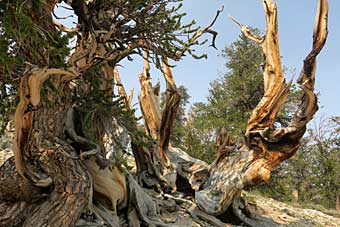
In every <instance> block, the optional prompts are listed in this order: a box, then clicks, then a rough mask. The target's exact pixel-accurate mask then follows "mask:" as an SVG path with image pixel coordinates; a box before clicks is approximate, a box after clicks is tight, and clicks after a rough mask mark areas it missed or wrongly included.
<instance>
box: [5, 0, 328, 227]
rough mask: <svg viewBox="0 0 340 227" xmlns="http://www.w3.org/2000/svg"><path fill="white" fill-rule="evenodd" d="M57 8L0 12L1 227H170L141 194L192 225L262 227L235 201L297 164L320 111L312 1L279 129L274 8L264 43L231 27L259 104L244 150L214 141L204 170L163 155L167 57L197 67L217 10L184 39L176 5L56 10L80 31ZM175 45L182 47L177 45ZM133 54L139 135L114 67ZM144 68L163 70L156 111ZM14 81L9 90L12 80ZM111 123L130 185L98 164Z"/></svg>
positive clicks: (77, 0) (319, 31) (322, 30)
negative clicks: (123, 148) (293, 91)
mask: <svg viewBox="0 0 340 227" xmlns="http://www.w3.org/2000/svg"><path fill="white" fill-rule="evenodd" d="M58 2H60V1H59V0H46V1H33V0H16V1H3V2H1V3H0V13H1V21H0V22H1V23H0V32H1V36H2V37H1V47H2V51H1V55H0V56H1V61H2V62H3V63H4V64H2V65H1V66H0V70H1V78H5V79H4V81H9V82H7V83H8V84H7V85H6V87H7V88H13V87H15V86H17V88H18V94H19V104H18V106H17V109H16V111H15V117H14V118H15V139H14V142H13V143H14V145H13V152H14V159H9V160H7V161H6V162H5V163H4V165H3V166H2V167H1V169H0V226H30V227H31V226H63V227H64V226H75V225H77V226H103V225H107V226H120V225H121V224H120V222H121V221H122V220H120V219H119V218H118V215H117V214H121V213H124V214H125V215H123V216H124V217H125V218H126V220H128V221H127V222H126V223H128V225H129V226H140V225H142V226H143V225H144V226H173V225H171V224H166V223H164V220H162V219H161V218H160V215H159V211H158V209H157V204H156V203H155V201H154V199H152V197H150V195H148V194H147V193H146V192H145V190H144V189H143V187H147V188H149V189H150V188H151V189H155V190H156V191H158V192H159V195H158V199H161V198H164V199H165V198H167V199H172V200H174V201H176V202H181V203H188V209H187V210H188V212H189V213H190V214H191V216H192V217H193V219H200V220H204V221H206V222H207V223H209V224H210V225H213V226H225V224H224V223H223V222H222V221H221V219H219V217H221V215H222V216H223V214H224V213H225V212H226V211H227V209H228V208H231V209H229V210H232V211H233V212H234V214H235V215H236V217H238V218H239V219H241V220H242V221H244V222H245V223H247V224H249V225H253V226H265V225H270V222H269V221H268V220H265V219H259V218H256V217H257V216H254V215H250V214H251V210H249V209H248V211H246V210H247V206H246V204H243V200H242V199H241V197H240V192H241V190H242V189H244V188H246V187H251V186H253V185H258V184H261V183H263V182H266V181H268V180H269V178H270V173H271V171H272V170H273V169H274V168H275V167H277V166H278V165H279V164H280V163H281V162H282V161H284V160H285V159H288V158H290V157H291V156H292V155H294V153H295V152H296V150H297V149H298V147H299V145H300V139H301V137H302V136H303V134H304V133H305V130H306V124H307V123H308V122H309V121H310V120H311V119H312V117H313V115H314V114H315V112H316V111H317V108H318V107H317V98H316V95H315V94H314V81H315V68H316V57H317V55H318V54H319V52H320V51H321V49H322V47H323V46H324V44H325V41H326V37H327V14H328V1H327V0H319V5H318V10H317V16H316V21H315V27H314V36H313V38H314V40H313V48H312V51H311V52H310V53H309V54H308V55H307V57H306V58H305V60H304V64H303V69H302V72H301V75H300V77H299V79H298V84H299V86H300V87H301V88H302V90H303V97H302V99H301V104H300V105H299V108H298V110H297V112H296V114H295V116H294V118H293V119H292V121H291V122H290V124H289V125H288V126H287V127H285V128H279V129H276V128H275V127H274V122H275V118H276V115H277V113H278V111H279V110H280V107H281V106H282V104H283V102H284V100H285V98H286V96H287V94H288V92H289V87H290V85H291V82H289V83H286V82H285V79H284V77H283V73H282V66H281V62H280V52H279V42H278V25H277V18H278V17H277V8H276V4H275V3H273V2H272V0H263V7H264V13H265V17H266V32H265V35H264V37H256V36H254V35H252V34H251V32H250V29H248V28H247V26H244V25H242V24H240V23H239V22H237V21H236V20H235V19H233V18H232V19H233V20H234V21H235V22H236V23H237V24H238V25H240V27H241V31H242V32H243V34H244V35H246V36H247V37H248V38H250V39H252V40H253V41H255V42H259V43H261V44H262V50H263V54H264V73H263V77H264V96H263V98H262V99H261V101H260V102H259V104H258V105H257V107H256V108H255V109H254V111H253V112H252V114H251V116H250V119H249V121H248V124H247V127H246V133H245V144H243V145H240V146H230V144H229V142H228V141H230V140H229V136H228V133H227V132H223V133H222V134H221V135H220V136H219V137H218V149H217V150H218V157H217V158H216V160H215V161H214V162H213V163H212V164H211V165H210V166H208V165H207V164H205V163H204V162H202V161H200V160H196V159H194V158H191V157H190V156H189V155H187V154H186V153H185V152H184V151H182V150H180V149H178V148H174V147H172V146H170V145H169V138H170V134H171V131H172V126H173V122H174V117H175V113H176V110H177V108H178V105H179V100H180V95H179V92H178V88H177V86H176V84H175V80H174V78H173V76H172V74H171V70H170V67H169V63H168V59H172V60H180V59H181V57H182V56H183V55H184V54H185V53H189V54H191V55H193V56H194V57H200V56H196V55H194V54H193V52H192V46H194V45H196V44H199V42H198V39H199V38H200V37H201V36H202V35H203V34H205V33H209V34H212V35H213V40H214V38H215V36H216V34H217V33H216V32H215V31H213V30H211V27H212V25H213V24H214V22H215V20H216V18H217V16H218V14H219V11H218V13H217V16H216V18H215V19H214V20H213V22H212V23H211V24H210V25H209V26H208V27H205V28H198V29H192V24H188V25H181V18H182V16H183V14H180V13H178V7H176V6H175V5H174V4H173V3H174V2H178V1H176V0H146V1H139V0H134V1H122V0H118V1H117V0H115V1H111V0H108V1H96V0H94V1H81V0H73V1H72V0H69V1H65V2H66V3H67V4H69V7H71V8H72V9H73V10H74V12H75V14H77V16H78V25H77V27H76V28H75V29H69V28H66V27H65V26H63V25H61V24H60V23H58V22H55V21H54V20H53V18H52V12H53V9H54V8H55V6H56V4H57V3H58ZM62 32H66V33H68V35H67V36H62ZM72 34H73V35H76V36H77V44H76V47H75V49H74V52H73V53H72V55H71V56H70V57H67V56H68V51H67V48H66V45H67V37H68V36H70V35H72ZM183 35H185V36H184V37H189V38H188V40H182V39H180V38H181V37H183ZM213 45H214V43H213ZM4 47H5V48H4ZM133 54H139V55H141V56H144V62H145V64H144V69H143V72H142V73H141V74H140V75H139V79H140V85H141V94H140V95H139V102H140V106H141V110H142V114H143V119H144V132H145V134H146V136H145V135H144V136H143V134H142V133H138V131H139V128H140V126H139V125H138V122H137V121H136V120H134V119H135V118H134V117H131V115H132V113H133V111H132V109H131V105H130V101H131V96H129V97H128V96H127V95H126V93H125V91H124V87H123V86H122V84H121V82H120V78H119V74H118V70H117V68H116V66H117V65H118V63H119V62H120V61H121V60H122V59H124V58H131V57H130V56H131V55H133ZM65 59H67V62H66V61H65ZM149 61H150V62H151V61H153V62H155V64H156V66H157V67H159V68H161V69H162V70H161V71H162V73H163V75H164V78H165V81H166V85H167V87H166V93H167V94H166V99H165V104H164V108H163V110H162V111H161V108H160V98H159V95H160V92H159V87H158V86H155V87H153V86H152V84H151V78H150V73H149V70H150V65H149ZM14 77H15V78H16V79H17V80H14V81H13V80H10V79H13V78H14ZM9 78H10V79H9ZM17 82H19V84H16V83H17ZM115 89H117V90H118V93H117V95H116V94H115V93H114V90H115ZM5 90H6V89H5ZM117 96H119V98H118V101H117ZM115 100H116V101H115ZM110 111H111V117H108V116H107V115H106V113H107V112H110ZM112 116H113V117H112ZM129 116H130V118H129ZM127 119H128V120H127ZM113 124H119V125H120V127H122V128H124V129H125V130H126V131H127V132H128V133H129V138H130V139H131V149H132V152H133V155H134V158H135V162H136V167H137V170H136V173H135V175H134V176H133V175H132V174H130V173H129V172H128V171H127V170H126V169H124V168H121V166H120V165H119V163H118V162H113V161H112V160H111V159H107V158H106V152H108V150H109V149H108V148H107V146H106V145H107V141H109V140H110V136H111V137H114V133H113V131H114V130H113V131H110V130H107V128H109V127H110V125H113ZM111 139H114V138H111ZM114 152H118V151H114ZM116 161H118V160H116ZM179 178H180V179H181V180H180V181H179V180H178V179H179ZM177 184H179V185H177ZM183 184H186V186H187V188H189V189H191V190H186V191H184V193H186V192H187V193H191V194H192V193H193V192H194V193H193V194H194V197H193V200H192V201H190V200H187V199H184V198H179V197H176V194H175V191H176V190H177V188H185V187H183ZM171 193H173V194H172V195H171ZM189 205H190V206H189ZM224 221H228V220H224ZM230 221H231V220H230Z"/></svg>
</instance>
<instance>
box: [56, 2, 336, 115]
mask: <svg viewBox="0 0 340 227" xmlns="http://www.w3.org/2000/svg"><path fill="white" fill-rule="evenodd" d="M276 2H277V4H278V10H279V39H280V48H281V55H282V61H283V64H284V66H286V67H287V68H288V69H289V70H288V74H287V78H290V77H291V73H290V70H292V69H296V76H295V78H297V76H298V74H299V72H300V70H301V67H302V62H303V59H304V57H305V56H306V55H307V53H308V52H309V51H310V50H311V45H312V31H313V24H314V18H315V12H316V7H317V0H296V1H292V0H290V1H287V0H277V1H276ZM222 5H223V6H224V11H223V13H222V14H221V15H220V17H219V19H218V21H217V23H216V24H215V26H214V30H216V31H217V32H218V33H219V35H218V37H217V40H216V44H217V47H218V50H215V49H213V48H211V47H210V48H209V47H208V45H206V46H205V47H198V49H197V52H199V53H207V54H208V59H207V60H195V59H191V58H190V57H185V58H184V59H183V61H181V62H177V63H176V67H175V68H174V69H173V74H174V77H175V80H176V82H177V84H178V85H184V86H185V87H187V88H188V90H189V94H190V96H191V100H190V101H191V103H193V102H198V101H202V102H204V101H206V97H207V95H208V88H209V82H210V81H212V80H214V79H216V78H218V76H219V75H221V74H223V73H224V72H225V71H226V69H225V67H224V63H225V60H224V59H223V58H222V57H220V56H219V55H220V53H221V50H222V49H223V47H224V46H226V45H229V44H231V43H232V42H233V41H235V40H236V39H237V38H238V36H239V34H240V31H239V28H238V27H237V26H236V25H235V24H234V23H232V22H231V21H230V20H229V19H228V18H227V17H228V15H232V16H234V17H235V18H237V19H238V20H239V21H241V22H242V23H243V24H247V25H250V26H252V27H257V28H260V29H262V30H263V29H264V27H265V24H264V14H263V8H262V1H261V0H238V1H235V0H191V1H189V0H186V1H184V9H183V11H185V12H187V18H188V21H189V20H191V19H195V20H196V21H197V23H198V24H199V25H202V26H204V25H208V24H210V22H211V20H212V19H213V18H214V16H215V13H216V10H217V9H219V8H220V7H221V6H222ZM329 7H330V11H329V36H328V40H327V43H326V46H325V47H324V49H323V50H322V52H321V53H320V55H319V57H318V65H317V75H316V90H317V92H320V106H322V108H321V109H320V110H319V113H318V115H327V116H332V115H340V106H339V105H338V99H340V57H339V53H340V16H339V14H338V13H336V11H337V12H338V11H339V9H340V1H339V0H329ZM59 15H60V14H59ZM207 37H209V36H207ZM209 38H210V37H209ZM139 62H140V61H138V60H135V61H134V62H127V61H124V62H122V65H123V66H124V67H122V68H120V73H121V77H122V80H123V82H125V84H126V88H127V89H129V88H131V87H134V88H135V96H137V94H136V92H138V91H139V84H138V77H137V75H138V74H139V73H140V72H141V70H142V64H141V63H139ZM152 76H153V78H154V79H155V81H157V80H158V78H160V80H162V78H161V77H160V72H157V71H152ZM135 100H136V99H135Z"/></svg>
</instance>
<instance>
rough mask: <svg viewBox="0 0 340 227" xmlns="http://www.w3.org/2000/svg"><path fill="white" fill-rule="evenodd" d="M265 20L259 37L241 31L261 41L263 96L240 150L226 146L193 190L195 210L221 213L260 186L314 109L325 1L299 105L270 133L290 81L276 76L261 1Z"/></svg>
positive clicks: (271, 24)
mask: <svg viewBox="0 0 340 227" xmlns="http://www.w3.org/2000/svg"><path fill="white" fill-rule="evenodd" d="M263 7H264V12H265V16H266V34H265V36H264V38H254V37H253V36H252V35H251V34H250V33H249V29H247V27H246V26H244V25H242V24H240V23H239V22H237V21H236V22H237V23H238V24H239V25H240V26H241V31H242V32H243V33H244V35H246V36H248V37H249V38H251V39H252V40H254V41H258V42H261V43H262V50H263V53H264V57H265V59H264V60H265V65H264V72H263V77H264V83H265V91H264V96H263V98H262V99H261V101H260V102H259V104H258V105H257V107H256V108H255V109H254V111H253V112H252V114H251V116H250V119H249V121H248V125H247V129H246V134H245V139H246V144H245V145H243V146H241V147H238V148H237V147H230V148H229V150H230V151H228V152H227V153H226V154H225V155H224V156H222V157H221V156H219V157H218V158H217V159H216V160H215V162H214V163H213V165H212V166H211V168H210V171H209V173H210V177H209V178H208V179H207V180H206V182H205V183H204V184H203V185H202V190H200V191H198V192H196V194H195V199H196V202H197V204H198V205H199V207H200V208H201V209H203V210H204V211H206V212H207V213H210V214H216V215H217V214H221V213H223V212H224V211H225V210H226V209H227V208H228V207H229V206H230V205H231V204H232V203H233V202H234V200H235V198H237V197H238V195H239V192H240V190H242V189H243V188H246V187H250V186H253V185H258V184H261V183H263V182H266V181H268V180H269V178H270V174H271V171H272V169H274V168H275V167H277V166H278V165H279V164H280V163H281V162H282V161H283V160H285V159H287V158H290V157H291V156H292V155H294V154H295V152H296V151H297V149H298V147H299V146H300V139H301V137H302V136H303V134H304V132H305V129H306V124H307V123H308V122H309V121H310V120H311V119H312V117H313V116H314V114H315V112H316V110H317V98H316V95H315V93H314V82H315V65H316V63H315V59H316V56H317V55H318V53H319V52H320V51H321V49H322V47H323V46H324V44H325V42H326V38H327V14H328V1H327V0H319V6H318V11H317V16H316V21H315V28H314V34H313V39H314V40H313V49H312V51H311V52H310V54H309V55H308V56H307V58H306V59H305V60H304V66H303V70H302V73H301V75H300V77H299V79H298V84H299V85H300V86H301V88H302V89H303V91H304V96H303V97H302V99H301V104H300V105H299V107H298V110H297V112H296V113H295V115H294V118H293V119H292V121H291V123H290V124H289V126H288V127H286V128H280V129H275V128H274V122H275V118H276V115H277V113H278V111H279V110H280V108H281V106H282V104H283V102H284V100H285V97H286V96H287V94H288V92H289V87H290V84H291V82H289V83H288V84H286V83H285V79H284V77H283V74H282V66H281V61H280V52H279V44H278V25H277V7H276V4H275V3H273V2H272V0H263Z"/></svg>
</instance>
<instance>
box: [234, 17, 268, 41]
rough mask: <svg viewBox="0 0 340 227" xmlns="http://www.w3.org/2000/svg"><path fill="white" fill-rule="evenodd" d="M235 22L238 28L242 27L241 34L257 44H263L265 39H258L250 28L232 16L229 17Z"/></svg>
mask: <svg viewBox="0 0 340 227" xmlns="http://www.w3.org/2000/svg"><path fill="white" fill-rule="evenodd" d="M228 17H229V18H230V19H231V20H232V21H233V22H235V23H236V24H237V25H238V26H240V28H241V32H242V33H243V34H244V35H245V36H246V37H247V38H248V39H251V40H253V41H255V42H257V43H263V41H264V38H263V37H257V36H255V35H254V34H252V33H251V31H250V29H249V27H248V26H245V25H243V24H241V23H240V22H239V21H238V20H236V19H235V18H234V17H232V16H228Z"/></svg>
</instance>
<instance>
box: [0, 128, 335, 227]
mask: <svg viewBox="0 0 340 227" xmlns="http://www.w3.org/2000/svg"><path fill="white" fill-rule="evenodd" d="M12 140H13V127H10V126H9V127H8V128H7V132H6V134H5V135H3V136H1V137H0V165H2V163H3V162H4V161H5V160H6V159H8V158H10V157H11V156H13V153H12V152H11V146H12ZM150 193H152V192H151V191H149V194H150ZM153 196H155V197H157V195H153ZM243 197H244V198H245V200H246V201H247V203H248V205H250V206H252V207H254V210H255V212H256V213H257V214H258V215H259V217H261V218H262V217H264V218H269V219H272V220H273V221H275V222H276V223H277V226H291V227H310V226H316V227H318V226H325V227H331V226H339V227H340V212H339V211H335V210H327V209H325V208H322V207H319V209H310V208H305V207H303V206H302V205H300V204H287V203H283V202H279V201H276V200H274V199H271V198H265V197H263V196H260V195H256V194H253V193H249V192H244V193H243ZM164 202H165V203H167V202H166V201H164ZM163 205H164V206H169V204H163ZM163 205H162V207H163ZM170 205H171V204H170ZM180 207H182V208H183V209H174V210H173V212H169V209H166V211H164V212H162V210H161V216H162V219H163V221H165V222H167V223H169V224H171V223H173V224H175V225H177V226H190V227H200V226H205V227H206V226H211V225H209V224H208V223H206V222H197V221H194V220H193V219H192V218H191V216H190V214H188V212H187V210H186V207H185V206H184V205H182V206H180ZM170 210H171V209H170ZM230 226H235V225H230ZM239 226H245V225H239Z"/></svg>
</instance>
